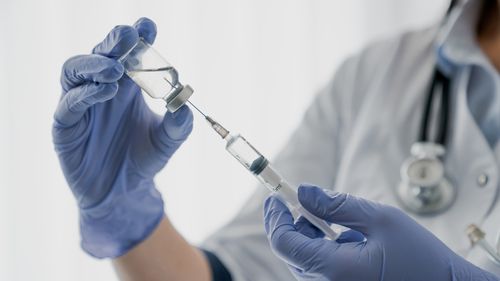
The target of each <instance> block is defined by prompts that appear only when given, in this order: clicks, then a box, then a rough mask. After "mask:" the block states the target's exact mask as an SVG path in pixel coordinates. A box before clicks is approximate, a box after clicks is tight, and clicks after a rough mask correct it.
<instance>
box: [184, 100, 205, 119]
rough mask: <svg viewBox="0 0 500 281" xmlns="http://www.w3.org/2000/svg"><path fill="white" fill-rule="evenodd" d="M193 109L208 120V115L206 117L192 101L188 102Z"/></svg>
mask: <svg viewBox="0 0 500 281" xmlns="http://www.w3.org/2000/svg"><path fill="white" fill-rule="evenodd" d="M187 102H188V103H189V104H190V105H191V106H192V107H194V109H196V111H198V112H199V113H200V114H201V115H203V117H205V119H206V118H207V115H205V113H203V112H202V111H201V110H200V109H199V108H198V107H196V105H194V104H193V103H192V102H191V101H190V100H188V101H187Z"/></svg>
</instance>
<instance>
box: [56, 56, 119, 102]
mask: <svg viewBox="0 0 500 281" xmlns="http://www.w3.org/2000/svg"><path fill="white" fill-rule="evenodd" d="M124 71H125V70H124V68H123V66H122V65H121V63H119V62H117V61H116V60H113V59H110V58H107V57H103V56H100V55H80V56H75V57H72V58H70V59H68V60H67V61H66V62H65V63H64V65H63V67H62V73H61V86H62V88H63V91H64V93H66V92H67V91H69V90H70V89H71V88H73V87H76V86H79V85H81V84H84V83H87V82H94V83H113V82H116V81H118V80H119V79H120V78H121V77H122V76H123V73H124Z"/></svg>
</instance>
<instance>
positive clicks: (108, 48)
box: [92, 25, 139, 59]
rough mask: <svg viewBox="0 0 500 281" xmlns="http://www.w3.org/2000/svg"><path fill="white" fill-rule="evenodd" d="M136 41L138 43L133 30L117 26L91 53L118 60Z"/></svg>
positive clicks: (137, 34) (135, 31) (128, 27)
mask: <svg viewBox="0 0 500 281" xmlns="http://www.w3.org/2000/svg"><path fill="white" fill-rule="evenodd" d="M137 41H139V33H138V32H137V30H136V29H135V28H133V27H132V26H128V25H119V26H116V27H115V28H113V29H112V30H111V31H110V32H109V33H108V35H107V36H106V38H104V40H103V41H102V42H101V43H99V44H97V46H95V47H94V49H93V50H92V53H93V54H99V55H102V56H106V57H109V58H113V59H118V58H120V57H121V56H123V55H124V54H125V53H126V52H128V51H129V50H130V49H131V48H132V47H134V46H135V44H136V43H137Z"/></svg>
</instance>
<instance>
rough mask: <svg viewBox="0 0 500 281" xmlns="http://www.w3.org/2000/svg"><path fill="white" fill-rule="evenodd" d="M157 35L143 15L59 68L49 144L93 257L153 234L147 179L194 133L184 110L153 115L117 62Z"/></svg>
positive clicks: (155, 206)
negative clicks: (58, 91)
mask: <svg viewBox="0 0 500 281" xmlns="http://www.w3.org/2000/svg"><path fill="white" fill-rule="evenodd" d="M155 36H156V26H155V24H154V23H153V22H152V21H151V20H149V19H146V18H142V19H140V20H138V21H137V22H136V23H135V24H134V26H133V27H132V26H117V27H115V28H114V29H113V30H111V32H110V33H109V34H108V35H107V37H106V38H105V39H104V41H102V42H101V43H100V44H98V45H97V46H96V47H95V48H94V49H93V51H92V54H91V55H80V56H76V57H72V58H70V59H69V60H68V61H66V63H65V64H64V66H63V69H62V75H61V85H62V92H63V93H62V97H61V99H60V102H59V105H58V107H57V110H56V112H55V115H54V126H53V141H54V146H55V150H56V152H57V154H58V156H59V160H60V163H61V167H62V170H63V172H64V175H65V177H66V180H67V182H68V184H69V186H70V188H71V190H72V192H73V194H74V196H75V197H76V200H77V202H78V207H79V209H80V229H81V236H82V247H83V249H84V250H85V251H87V252H88V253H89V254H91V255H93V256H95V257H99V258H103V257H117V256H120V255H122V254H124V253H125V252H127V251H128V250H129V249H131V248H132V247H134V246H135V245H136V244H138V243H139V242H141V241H142V240H144V239H145V238H146V237H147V236H148V235H149V234H150V233H151V232H152V231H153V230H154V229H155V227H156V226H157V224H158V223H159V222H160V221H161V219H162V217H163V215H164V211H163V201H162V198H161V196H160V193H159V192H158V191H157V190H156V188H155V185H154V182H153V177H154V176H155V174H156V173H157V172H158V171H160V170H161V169H162V168H163V166H165V164H166V163H167V161H168V160H169V159H170V157H172V154H173V153H174V152H175V151H176V150H177V148H178V147H179V146H180V145H181V143H182V142H183V141H184V140H185V139H186V138H187V136H188V135H189V133H190V132H191V130H192V120H193V117H192V113H191V111H190V109H189V108H188V107H187V106H184V107H182V108H181V109H179V110H178V111H177V112H176V113H175V114H172V113H170V112H167V113H166V114H165V116H164V117H162V116H159V115H157V114H155V113H153V112H152V111H151V110H150V109H149V108H148V106H147V105H146V104H145V102H144V100H143V97H142V94H141V90H140V88H139V87H138V86H137V85H136V84H135V83H134V82H133V81H132V80H131V79H130V78H128V77H127V76H126V75H124V68H123V66H122V65H121V64H120V63H119V62H118V61H117V59H118V58H119V57H120V56H121V55H123V54H124V53H125V52H127V51H128V50H129V49H130V48H132V47H133V46H134V44H135V43H136V42H137V41H138V40H139V37H143V38H144V39H145V40H146V41H147V42H149V43H151V44H152V43H153V41H154V39H155Z"/></svg>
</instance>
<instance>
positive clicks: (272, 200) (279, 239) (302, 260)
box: [264, 196, 332, 268]
mask: <svg viewBox="0 0 500 281" xmlns="http://www.w3.org/2000/svg"><path fill="white" fill-rule="evenodd" d="M264 224H265V229H266V233H267V238H268V240H269V242H270V244H271V248H272V249H273V251H274V252H275V253H276V254H277V255H278V256H280V257H281V258H282V259H283V260H285V261H286V262H287V263H288V264H290V265H292V266H295V267H298V268H305V267H307V265H308V264H311V263H315V262H320V261H316V260H315V259H316V257H317V256H318V255H317V252H318V248H319V247H320V246H322V245H323V244H322V243H324V242H325V241H327V240H323V239H310V238H308V237H307V236H305V235H303V234H302V233H299V232H298V231H297V229H296V228H295V225H294V223H293V216H292V214H291V213H290V211H289V210H288V208H287V207H286V206H285V205H284V204H283V203H282V202H281V201H280V200H279V199H278V198H276V197H275V196H271V197H269V198H268V199H267V200H266V202H265V204H264ZM328 242H332V241H328Z"/></svg>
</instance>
